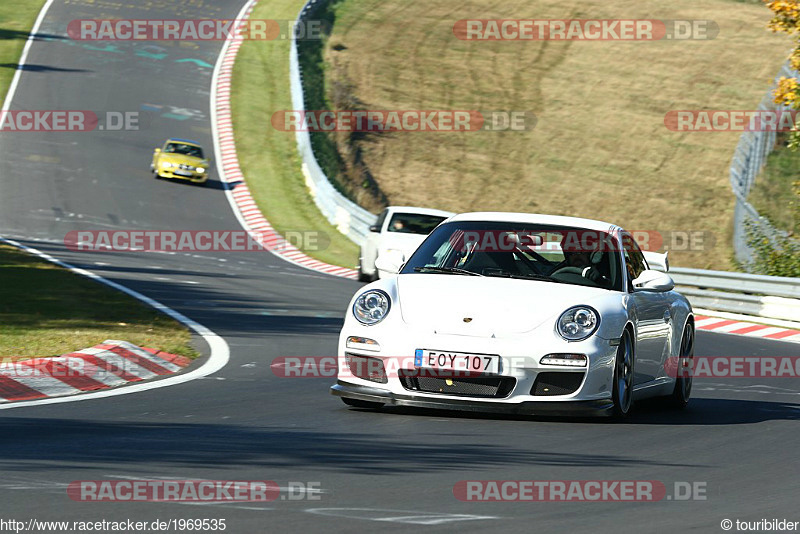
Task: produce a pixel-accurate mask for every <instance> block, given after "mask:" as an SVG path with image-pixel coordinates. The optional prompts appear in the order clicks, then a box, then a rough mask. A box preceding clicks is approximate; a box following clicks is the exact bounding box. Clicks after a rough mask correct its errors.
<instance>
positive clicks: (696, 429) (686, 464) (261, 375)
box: [0, 0, 800, 533]
mask: <svg viewBox="0 0 800 534" xmlns="http://www.w3.org/2000/svg"><path fill="white" fill-rule="evenodd" d="M263 1H269V0H263ZM130 4H131V5H134V4H136V3H134V2H131V3H130ZM142 5H146V6H147V7H129V6H125V5H123V4H122V3H116V2H89V1H86V0H71V1H69V2H67V1H66V0H57V1H56V2H55V3H54V5H53V6H52V7H51V9H50V11H49V13H48V16H47V18H46V20H45V21H44V23H43V26H42V27H41V29H40V34H41V37H40V38H39V39H38V40H37V41H36V42H35V43H34V45H33V47H32V48H31V51H30V55H29V57H28V66H27V68H26V69H25V72H24V73H23V75H22V78H21V80H20V85H19V88H18V90H17V93H16V98H15V100H14V102H13V107H12V109H41V110H51V109H53V110H58V109H66V110H93V111H95V112H97V113H98V114H101V113H104V112H106V111H116V112H119V111H123V112H124V111H138V112H140V113H141V120H140V122H141V124H140V129H139V130H138V131H94V132H86V133H36V132H18V133H11V132H4V133H0V154H2V157H1V158H0V235H3V236H5V237H9V238H13V239H17V240H19V241H21V242H22V243H24V244H27V245H30V246H34V247H37V248H39V249H40V250H42V251H44V252H47V253H49V254H52V255H54V256H55V257H57V258H59V259H61V260H64V261H66V262H68V263H71V264H73V265H76V266H79V267H83V268H85V269H88V270H91V271H92V272H95V273H97V274H100V275H102V276H103V277H106V278H108V279H110V280H113V281H116V282H119V283H121V284H123V285H125V286H127V287H130V288H132V289H134V290H136V291H138V292H141V293H143V294H145V295H147V296H149V297H152V298H154V299H156V300H158V301H160V302H162V303H164V304H166V305H168V306H170V307H172V308H174V309H175V310H177V311H179V312H181V313H183V314H184V315H186V316H188V317H190V318H191V319H193V320H195V321H197V322H199V323H201V324H203V325H205V326H206V327H208V328H210V329H211V330H213V331H214V332H216V333H217V334H219V335H220V336H222V337H224V339H225V340H226V341H227V343H228V345H229V346H230V361H229V363H228V364H227V365H226V366H225V367H224V368H223V369H222V370H221V371H219V372H217V373H215V374H213V375H211V376H208V377H205V378H203V379H198V380H194V381H191V382H188V383H184V384H179V385H174V386H170V387H164V388H160V389H154V390H151V391H146V392H141V393H134V394H130V395H121V396H115V397H110V398H104V399H97V400H86V401H81V402H68V403H63V404H52V405H44V406H29V407H20V408H15V409H10V410H3V411H2V412H0V451H1V454H0V469H1V470H2V476H0V503H1V504H0V518H2V519H12V518H13V519H17V520H23V521H27V520H28V519H30V518H36V519H39V520H69V521H97V520H101V519H106V520H123V519H132V520H135V521H152V520H154V519H162V520H168V519H174V518H209V519H211V518H217V519H220V518H225V519H226V521H227V525H228V528H227V531H228V532H234V533H257V532H304V531H305V532H328V533H332V532H352V531H362V530H363V531H368V530H369V531H371V530H373V529H375V530H377V529H380V530H381V531H385V532H407V531H409V530H411V529H424V530H425V531H431V532H446V531H454V530H460V531H463V532H468V531H469V532H471V531H481V532H486V531H508V532H568V531H573V532H587V531H590V530H591V531H595V532H612V531H614V532H617V531H620V530H625V531H630V532H666V531H682V530H684V529H689V528H694V529H696V531H697V532H719V531H720V526H719V525H720V521H721V520H722V519H724V518H729V519H732V520H736V519H742V520H745V519H747V520H756V519H762V518H768V519H771V518H778V519H781V518H786V519H793V520H800V515H799V514H798V513H797V492H798V490H799V489H800V484H798V475H797V470H796V465H797V452H796V447H797V443H798V441H800V426H796V425H797V419H798V418H800V409H799V408H800V404H798V402H800V387H798V384H797V382H796V381H792V380H790V379H783V380H779V379H730V380H723V379H715V380H711V379H705V380H697V381H696V382H695V389H694V399H693V400H692V402H691V404H690V407H689V409H688V410H687V411H686V412H684V413H674V412H669V411H663V410H660V409H658V408H655V407H653V406H645V405H641V406H639V409H638V410H637V412H636V414H635V415H634V416H633V417H632V419H631V421H630V423H628V424H614V423H609V422H608V421H604V420H597V421H595V420H577V421H576V420H551V419H530V418H523V417H519V418H516V417H489V416H485V417H484V416H476V415H472V416H470V415H459V414H451V413H437V412H426V411H414V410H400V409H389V410H385V411H384V412H383V413H371V412H366V411H359V410H352V409H347V408H346V407H345V406H344V405H343V404H342V402H341V401H340V400H338V399H336V398H334V397H332V396H331V395H330V394H329V387H330V385H331V383H332V381H331V380H330V379H325V378H322V379H317V378H297V379H289V378H280V377H277V376H275V374H273V372H272V371H271V369H270V363H271V362H272V360H273V359H274V358H277V357H280V356H330V355H334V354H335V350H336V338H337V334H338V330H339V328H340V325H341V322H342V317H343V314H344V311H345V307H346V304H347V301H348V299H349V298H350V296H351V295H352V294H353V292H354V291H355V290H356V289H357V288H358V287H359V284H358V283H356V282H354V281H350V280H345V279H342V278H336V277H332V276H328V275H323V274H318V273H315V272H312V271H309V270H306V269H303V268H300V267H296V266H294V265H291V264H289V263H286V262H285V261H283V260H281V259H279V258H277V257H275V256H273V255H272V254H270V253H268V252H240V253H221V252H219V253H196V254H191V255H184V254H153V253H151V254H134V253H116V254H105V253H81V252H71V251H69V250H67V249H66V248H65V247H64V245H63V239H64V236H65V235H66V234H67V232H69V231H71V230H89V229H92V230H100V229H147V230H164V229H173V230H177V229H180V230H215V229H229V230H233V229H239V228H240V227H239V226H238V223H237V220H236V218H235V217H234V215H233V213H232V212H231V208H230V206H229V204H228V202H227V200H226V198H225V194H224V191H223V189H224V188H223V186H222V184H220V183H219V182H218V181H217V180H216V173H212V175H211V177H212V182H211V183H210V184H209V186H208V187H194V186H191V185H184V184H181V183H173V182H168V181H159V180H154V179H153V178H152V176H151V175H150V173H149V172H148V165H149V162H150V157H151V154H152V150H153V148H154V147H155V146H157V145H160V144H161V143H162V142H163V140H164V139H165V138H167V137H170V136H180V137H188V138H191V139H196V140H198V141H200V142H201V143H202V144H203V145H204V146H205V147H207V148H210V147H211V146H212V140H211V130H210V123H209V100H208V99H209V88H210V80H211V73H212V66H213V65H214V63H215V61H216V57H217V54H218V52H219V49H220V47H221V43H220V42H218V41H212V42H195V43H172V44H169V43H167V44H164V43H159V44H158V47H156V46H155V45H154V44H153V43H134V42H117V43H110V44H109V43H79V42H75V41H71V40H69V39H68V38H66V26H67V23H68V22H69V21H70V20H73V19H78V18H93V19H106V18H112V17H114V18H117V17H118V18H132V19H137V18H165V19H170V18H234V17H235V16H236V14H237V13H238V12H239V10H240V9H241V7H242V5H241V0H216V1H214V2H211V1H202V0H201V1H189V0H184V1H174V2H173V1H167V0H154V1H151V2H147V3H146V4H145V3H142ZM187 60H188V61H187ZM287 68H288V67H287ZM265 127H267V126H266V125H265ZM287 135H290V134H287ZM0 291H2V290H1V289H0ZM197 346H198V348H199V349H200V350H201V351H204V352H205V353H206V354H207V353H208V352H209V350H208V347H207V346H206V345H205V343H204V341H203V340H202V339H201V338H199V337H198V339H197ZM697 354H698V355H740V356H742V355H748V356H800V346H799V345H796V344H789V343H781V342H777V341H770V340H760V339H751V338H746V337H743V336H732V335H724V334H710V333H702V332H701V333H699V334H698V339H697ZM124 479H159V480H177V479H211V480H273V481H275V482H277V483H278V484H279V485H280V486H281V487H287V486H288V484H289V483H290V482H303V483H313V484H318V485H319V487H320V488H321V490H322V493H321V494H320V495H319V497H320V498H319V500H290V499H288V498H287V497H288V494H287V493H286V492H284V493H282V497H283V498H281V499H278V500H275V501H273V502H271V503H226V504H214V505H197V504H177V503H147V502H118V503H91V502H76V501H73V500H71V499H70V498H69V497H68V496H67V493H66V487H67V485H68V484H69V483H70V482H72V481H76V480H124ZM474 479H478V480H505V479H511V480H520V479H522V480H606V479H608V480H659V481H662V482H664V483H665V484H666V485H667V488H668V491H670V490H671V488H672V485H673V482H675V481H680V482H700V483H705V485H706V486H705V487H706V495H707V499H706V500H688V501H677V500H674V499H673V500H663V501H661V502H654V503H624V502H622V503H620V502H617V503H612V502H596V503H469V502H461V501H459V500H457V499H456V498H455V497H454V495H453V486H454V485H455V484H456V483H457V482H458V481H462V480H474Z"/></svg>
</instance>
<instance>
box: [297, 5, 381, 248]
mask: <svg viewBox="0 0 800 534" xmlns="http://www.w3.org/2000/svg"><path fill="white" fill-rule="evenodd" d="M327 1H328V0H309V1H308V2H306V4H305V5H304V6H303V9H302V10H300V14H299V15H298V16H297V23H298V25H299V24H301V23H302V21H304V20H307V19H308V18H309V17H310V16H311V15H313V13H314V12H315V11H316V10H317V9H319V8H320V7H321V6H323V5H325V4H326V3H327ZM289 77H290V80H291V92H292V107H293V109H294V110H297V111H305V109H306V107H305V89H304V88H303V72H302V69H301V68H300V61H299V56H298V50H297V41H296V40H292V48H291V52H290V53H289ZM295 135H296V139H297V150H298V152H299V153H300V158H301V159H302V162H303V176H305V180H306V186H308V189H309V191H310V193H311V197H312V198H313V199H314V203H315V204H316V205H317V207H318V208H319V210H320V211H321V212H322V214H323V215H324V216H325V218H326V219H328V221H329V222H330V223H331V224H333V225H334V226H335V227H336V228H337V229H338V230H339V231H340V232H341V233H343V234H344V235H346V236H347V237H349V238H350V240H352V241H354V242H355V243H357V244H360V243H361V242H362V241H363V240H364V238H365V237H366V235H367V233H368V232H369V227H370V225H372V224H375V221H376V220H377V216H376V215H373V214H372V213H370V212H369V211H367V210H365V209H364V208H362V207H361V206H359V205H358V204H356V203H355V202H353V201H352V200H350V199H348V198H347V197H345V196H344V195H342V194H341V193H340V192H339V191H337V190H336V188H335V187H333V184H332V183H331V181H330V180H329V179H328V177H327V176H326V175H325V173H324V172H323V171H322V168H321V167H320V166H319V163H318V162H317V158H316V157H315V156H314V150H313V149H312V147H311V136H310V134H309V133H308V132H307V131H305V132H301V131H298V132H296V133H295Z"/></svg>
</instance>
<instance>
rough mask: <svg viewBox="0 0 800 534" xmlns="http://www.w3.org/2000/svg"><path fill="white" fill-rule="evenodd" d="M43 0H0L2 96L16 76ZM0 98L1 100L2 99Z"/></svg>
mask: <svg viewBox="0 0 800 534" xmlns="http://www.w3.org/2000/svg"><path fill="white" fill-rule="evenodd" d="M42 5H44V1H43V0H15V1H13V2H0V65H4V66H3V67H0V96H2V99H4V98H5V95H6V91H7V89H8V85H9V84H10V83H11V79H12V78H13V77H14V71H15V68H14V67H15V66H16V64H17V61H19V56H20V55H21V54H22V47H24V46H25V41H26V40H27V39H28V33H29V32H30V30H31V28H32V27H33V23H34V22H36V17H37V16H38V15H39V10H40V9H41V8H42ZM2 99H0V102H1V101H2Z"/></svg>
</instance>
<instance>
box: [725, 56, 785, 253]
mask: <svg viewBox="0 0 800 534" xmlns="http://www.w3.org/2000/svg"><path fill="white" fill-rule="evenodd" d="M781 76H786V77H787V78H791V77H797V76H798V73H797V72H796V71H794V70H792V69H791V68H790V67H789V64H788V63H786V64H784V65H783V67H781V70H780V72H778V75H777V76H776V77H775V81H774V82H773V84H772V86H771V87H770V88H769V91H767V93H766V94H765V95H764V97H763V98H762V99H761V103H760V104H759V106H758V109H759V110H765V111H767V110H778V109H789V108H787V107H786V106H779V105H778V104H776V103H775V102H774V100H773V95H772V92H773V91H774V89H775V87H776V86H777V82H778V79H779V78H780V77H781ZM775 139H776V133H775V132H774V131H772V132H760V131H747V132H744V133H743V134H742V135H741V137H740V138H739V143H738V144H737V145H736V151H735V152H734V154H733V159H732V161H731V167H730V182H731V188H732V189H733V194H734V196H735V197H736V205H735V206H734V211H733V250H734V253H735V255H736V259H737V260H738V261H739V262H741V263H743V264H748V263H750V262H751V261H752V259H753V251H752V249H751V247H750V246H749V245H748V243H747V241H748V239H747V225H748V223H749V224H752V225H755V226H757V227H758V228H759V229H760V230H761V232H762V233H763V234H764V235H766V236H767V237H769V238H770V239H773V238H774V237H776V236H777V235H779V234H780V231H779V230H777V229H776V228H774V227H773V226H772V225H771V224H770V223H769V221H767V220H766V219H765V218H764V217H761V216H760V215H759V214H758V211H756V209H755V208H754V207H753V206H752V205H751V204H750V203H749V202H747V196H748V195H749V194H750V189H751V188H752V187H753V184H754V183H755V181H756V177H757V176H758V174H759V173H760V172H761V169H762V168H763V167H764V165H765V164H766V162H767V156H769V155H770V153H772V151H773V150H774V148H775Z"/></svg>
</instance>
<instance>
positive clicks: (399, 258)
mask: <svg viewBox="0 0 800 534" xmlns="http://www.w3.org/2000/svg"><path fill="white" fill-rule="evenodd" d="M403 261H405V258H404V257H403V253H402V252H400V251H398V250H387V251H386V252H384V253H383V254H381V255H380V256H378V257H377V258H376V259H375V268H376V269H378V270H379V271H384V272H386V273H389V274H397V273H399V272H400V268H401V267H402V266H403Z"/></svg>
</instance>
